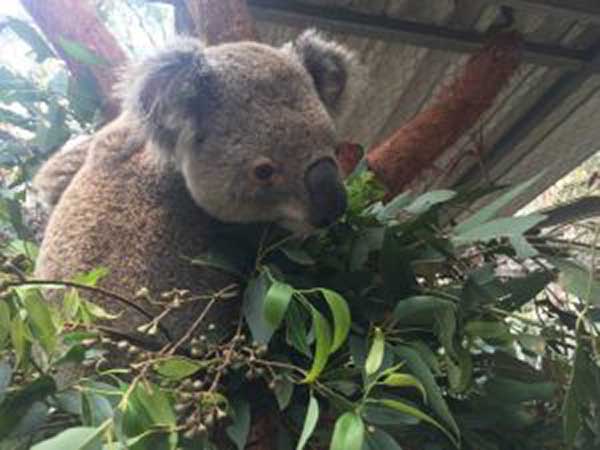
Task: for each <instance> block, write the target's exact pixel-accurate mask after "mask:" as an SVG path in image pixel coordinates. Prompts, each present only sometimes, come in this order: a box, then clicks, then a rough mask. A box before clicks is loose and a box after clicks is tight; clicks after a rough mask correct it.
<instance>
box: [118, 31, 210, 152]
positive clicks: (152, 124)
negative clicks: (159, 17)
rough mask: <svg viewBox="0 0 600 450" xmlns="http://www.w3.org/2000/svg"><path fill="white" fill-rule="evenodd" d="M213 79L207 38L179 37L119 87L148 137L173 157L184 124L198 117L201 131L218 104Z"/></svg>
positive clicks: (142, 64)
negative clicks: (205, 44)
mask: <svg viewBox="0 0 600 450" xmlns="http://www.w3.org/2000/svg"><path fill="white" fill-rule="evenodd" d="M213 84H214V75H213V74H212V72H211V70H210V68H209V66H208V64H207V61H206V58H205V56H204V53H203V46H202V43H201V42H200V41H198V40H195V39H180V40H178V41H176V42H175V43H173V44H172V45H171V46H169V47H167V48H166V49H164V50H162V51H160V52H159V53H158V54H156V55H154V56H151V57H149V58H148V59H146V60H145V61H143V62H142V63H141V64H139V65H137V66H135V67H133V68H132V69H131V70H130V71H129V72H128V74H127V75H126V76H125V77H124V78H123V80H122V81H121V83H120V86H119V88H118V89H119V91H118V92H119V94H120V96H121V99H122V103H123V110H124V111H125V112H127V113H129V114H132V115H133V116H134V117H135V119H136V120H139V121H140V123H141V125H142V130H143V132H144V133H145V134H146V137H147V138H149V139H150V140H152V141H153V142H154V143H155V144H157V147H158V149H159V150H161V152H162V153H165V154H166V156H174V155H173V150H174V148H175V146H176V144H177V140H178V138H179V134H180V132H181V130H182V128H183V127H184V126H185V125H186V124H187V123H188V121H189V120H193V121H194V124H195V125H196V129H197V130H200V129H201V128H202V127H201V124H202V123H204V122H205V120H204V119H205V117H206V115H207V114H208V113H209V110H210V109H211V108H213V105H212V103H213V99H212V95H213V94H212V93H213V92H214V88H213Z"/></svg>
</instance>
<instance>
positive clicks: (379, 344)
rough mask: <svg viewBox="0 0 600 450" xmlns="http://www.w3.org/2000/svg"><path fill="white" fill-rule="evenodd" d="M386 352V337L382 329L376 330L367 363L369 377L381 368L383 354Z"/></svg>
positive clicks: (366, 369) (366, 368) (366, 370)
mask: <svg viewBox="0 0 600 450" xmlns="http://www.w3.org/2000/svg"><path fill="white" fill-rule="evenodd" d="M384 352H385V336H384V334H383V331H382V330H381V328H375V331H374V333H373V342H372V343H371V349H370V350H369V355H368V356H367V361H366V362H365V372H366V373H367V376H370V375H373V374H374V373H375V372H377V371H378V370H379V368H380V367H381V363H382V362H383V354H384Z"/></svg>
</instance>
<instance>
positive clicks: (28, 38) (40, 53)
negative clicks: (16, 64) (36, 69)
mask: <svg viewBox="0 0 600 450" xmlns="http://www.w3.org/2000/svg"><path fill="white" fill-rule="evenodd" d="M4 22H5V23H6V25H8V27H9V28H10V29H11V30H12V31H13V32H14V33H15V34H16V35H18V36H19V37H20V38H21V39H22V40H23V41H25V42H26V43H27V44H28V45H29V47H30V48H31V50H33V52H34V53H35V59H36V61H37V62H38V63H41V62H44V61H45V60H46V59H48V58H52V57H53V56H54V52H53V51H52V50H51V49H50V47H49V46H48V44H47V43H46V41H45V39H44V38H43V37H42V36H41V35H40V34H39V33H38V32H37V30H36V29H35V28H33V27H32V26H31V25H29V23H27V22H25V21H24V20H21V19H17V18H16V17H7V18H6V19H4Z"/></svg>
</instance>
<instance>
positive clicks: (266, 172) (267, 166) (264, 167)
mask: <svg viewBox="0 0 600 450" xmlns="http://www.w3.org/2000/svg"><path fill="white" fill-rule="evenodd" d="M273 175H275V165H274V164H273V163H272V162H271V161H259V162H257V163H256V164H255V165H254V178H256V179H257V180H258V181H261V182H266V181H270V180H271V179H272V178H273Z"/></svg>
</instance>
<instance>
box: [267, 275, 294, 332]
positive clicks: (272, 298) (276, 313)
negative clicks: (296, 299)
mask: <svg viewBox="0 0 600 450" xmlns="http://www.w3.org/2000/svg"><path fill="white" fill-rule="evenodd" d="M294 292H295V290H294V288H293V287H291V286H290V285H289V284H286V283H282V282H280V281H274V282H273V284H271V287H270V288H269V290H268V291H267V294H266V296H265V306H264V308H265V318H266V319H267V322H268V323H269V325H271V326H272V327H273V328H274V329H277V328H279V325H280V324H281V321H282V320H283V316H285V312H286V311H287V309H288V306H289V304H290V301H291V300H292V297H293V296H294Z"/></svg>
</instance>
